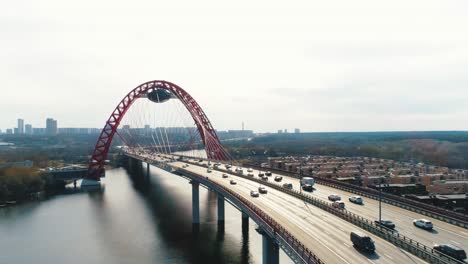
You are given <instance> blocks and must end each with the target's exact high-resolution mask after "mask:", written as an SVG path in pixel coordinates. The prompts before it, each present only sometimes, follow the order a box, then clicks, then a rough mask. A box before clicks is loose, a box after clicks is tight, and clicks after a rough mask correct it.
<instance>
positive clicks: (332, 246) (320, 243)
mask: <svg viewBox="0 0 468 264" xmlns="http://www.w3.org/2000/svg"><path fill="white" fill-rule="evenodd" d="M170 164H171V165H172V166H174V167H178V168H182V166H183V165H184V164H185V163H183V162H171V163H170ZM185 169H186V170H190V171H192V172H194V173H197V174H200V175H204V176H207V177H209V179H210V180H212V181H214V182H216V183H218V184H220V185H223V186H225V187H227V188H230V189H231V190H234V191H236V192H237V193H238V194H240V195H242V196H243V197H244V198H246V199H248V200H250V201H252V202H253V203H254V204H255V205H256V206H258V207H259V208H261V209H262V210H264V211H265V212H266V213H268V214H269V215H270V216H271V217H273V218H274V219H275V220H276V221H278V223H280V224H281V225H283V226H284V227H285V228H286V229H287V230H288V231H289V232H290V233H291V234H292V235H294V236H295V237H296V238H298V239H299V240H300V241H301V242H302V243H303V244H304V245H306V246H307V247H308V248H309V249H310V250H312V251H313V252H314V253H315V254H317V255H318V256H319V257H320V258H321V259H322V260H323V261H325V262H326V263H349V264H351V263H368V262H370V263H425V262H424V261H423V260H421V259H419V258H418V257H416V256H414V255H412V254H410V253H408V252H406V251H404V250H402V249H399V248H398V247H396V246H394V245H393V244H391V243H389V242H387V241H385V240H383V239H381V238H379V237H376V236H374V235H372V234H370V233H368V232H366V231H364V230H362V229H360V228H358V227H356V226H354V225H353V224H351V223H349V222H347V221H345V220H342V219H341V218H339V217H336V216H334V215H331V214H329V213H327V212H325V211H323V210H321V209H319V208H317V207H315V206H313V205H310V204H307V203H305V202H304V201H302V200H300V199H297V198H294V197H292V196H290V195H288V194H286V193H283V192H281V191H278V190H274V189H268V194H260V197H258V198H254V197H251V196H250V191H251V190H258V187H259V184H258V183H256V182H253V181H250V180H247V179H244V178H241V177H238V176H234V175H229V177H228V178H222V172H218V171H216V170H213V171H212V172H211V173H208V172H207V168H206V167H201V166H195V165H190V166H189V167H187V168H185ZM231 179H235V180H236V182H237V184H236V185H231V184H230V183H229V182H230V180H231ZM353 230H359V231H361V232H363V233H366V234H368V235H369V236H370V237H372V238H373V240H374V241H375V245H376V252H375V253H374V254H368V253H363V252H360V251H358V250H356V249H355V248H354V247H353V246H352V243H351V241H350V232H351V231H353Z"/></svg>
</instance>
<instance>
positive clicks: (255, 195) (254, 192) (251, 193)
mask: <svg viewBox="0 0 468 264" xmlns="http://www.w3.org/2000/svg"><path fill="white" fill-rule="evenodd" d="M250 196H252V197H258V196H260V194H258V192H257V191H250Z"/></svg>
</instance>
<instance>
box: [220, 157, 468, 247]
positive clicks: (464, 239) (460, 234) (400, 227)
mask: <svg viewBox="0 0 468 264" xmlns="http://www.w3.org/2000/svg"><path fill="white" fill-rule="evenodd" d="M220 169H225V167H224V166H220ZM243 170H244V174H246V173H247V168H243ZM263 172H265V171H263ZM253 173H254V177H257V178H258V176H257V175H258V173H259V171H258V170H254V172H253ZM276 175H280V174H275V173H273V175H272V176H271V177H269V182H273V183H277V182H275V181H274V177H275V176H276ZM280 176H282V177H283V180H282V181H281V182H279V183H277V184H279V185H282V184H283V183H286V182H287V183H292V184H293V188H294V189H296V190H299V189H300V184H299V180H298V179H296V178H291V177H287V176H284V175H280ZM303 192H304V193H307V194H310V195H312V196H314V197H316V198H319V199H322V200H324V201H328V202H330V201H329V200H328V196H329V195H330V194H338V195H339V196H340V197H341V200H342V201H344V202H345V206H346V207H345V208H346V210H348V211H350V212H352V213H355V214H357V215H360V216H362V217H365V218H367V219H369V220H376V219H378V217H379V201H378V200H374V199H371V198H367V197H362V199H363V200H364V204H363V205H358V204H354V203H351V202H349V200H348V198H349V197H351V196H355V194H353V193H349V192H346V191H341V190H338V189H335V188H332V187H328V186H325V185H321V184H317V183H316V184H315V185H314V191H313V192H305V191H303ZM420 218H424V219H427V220H430V221H431V222H432V223H433V225H434V229H433V230H432V231H427V230H424V229H421V228H418V227H416V226H414V225H413V220H414V219H420ZM382 219H385V220H391V221H392V222H394V223H395V226H396V227H395V230H396V231H398V232H399V233H400V234H402V235H405V236H407V237H409V238H411V239H414V240H416V241H418V242H419V243H422V244H424V245H426V246H430V247H432V246H433V245H434V244H453V245H456V246H458V247H461V248H463V249H465V250H468V231H467V230H466V229H464V228H462V227H459V226H455V225H452V224H449V223H446V222H443V221H440V220H437V219H434V218H431V217H428V216H424V215H421V214H418V213H415V212H412V211H409V210H406V209H403V208H400V207H397V206H393V205H390V204H386V203H382Z"/></svg>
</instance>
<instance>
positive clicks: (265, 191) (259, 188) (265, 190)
mask: <svg viewBox="0 0 468 264" xmlns="http://www.w3.org/2000/svg"><path fill="white" fill-rule="evenodd" d="M258 192H259V193H263V194H266V193H267V192H268V190H267V188H265V186H260V187H258Z"/></svg>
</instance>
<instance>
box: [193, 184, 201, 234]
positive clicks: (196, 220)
mask: <svg viewBox="0 0 468 264" xmlns="http://www.w3.org/2000/svg"><path fill="white" fill-rule="evenodd" d="M199 187H200V183H199V182H196V181H193V180H192V224H194V225H199V224H200V195H199Z"/></svg>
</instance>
